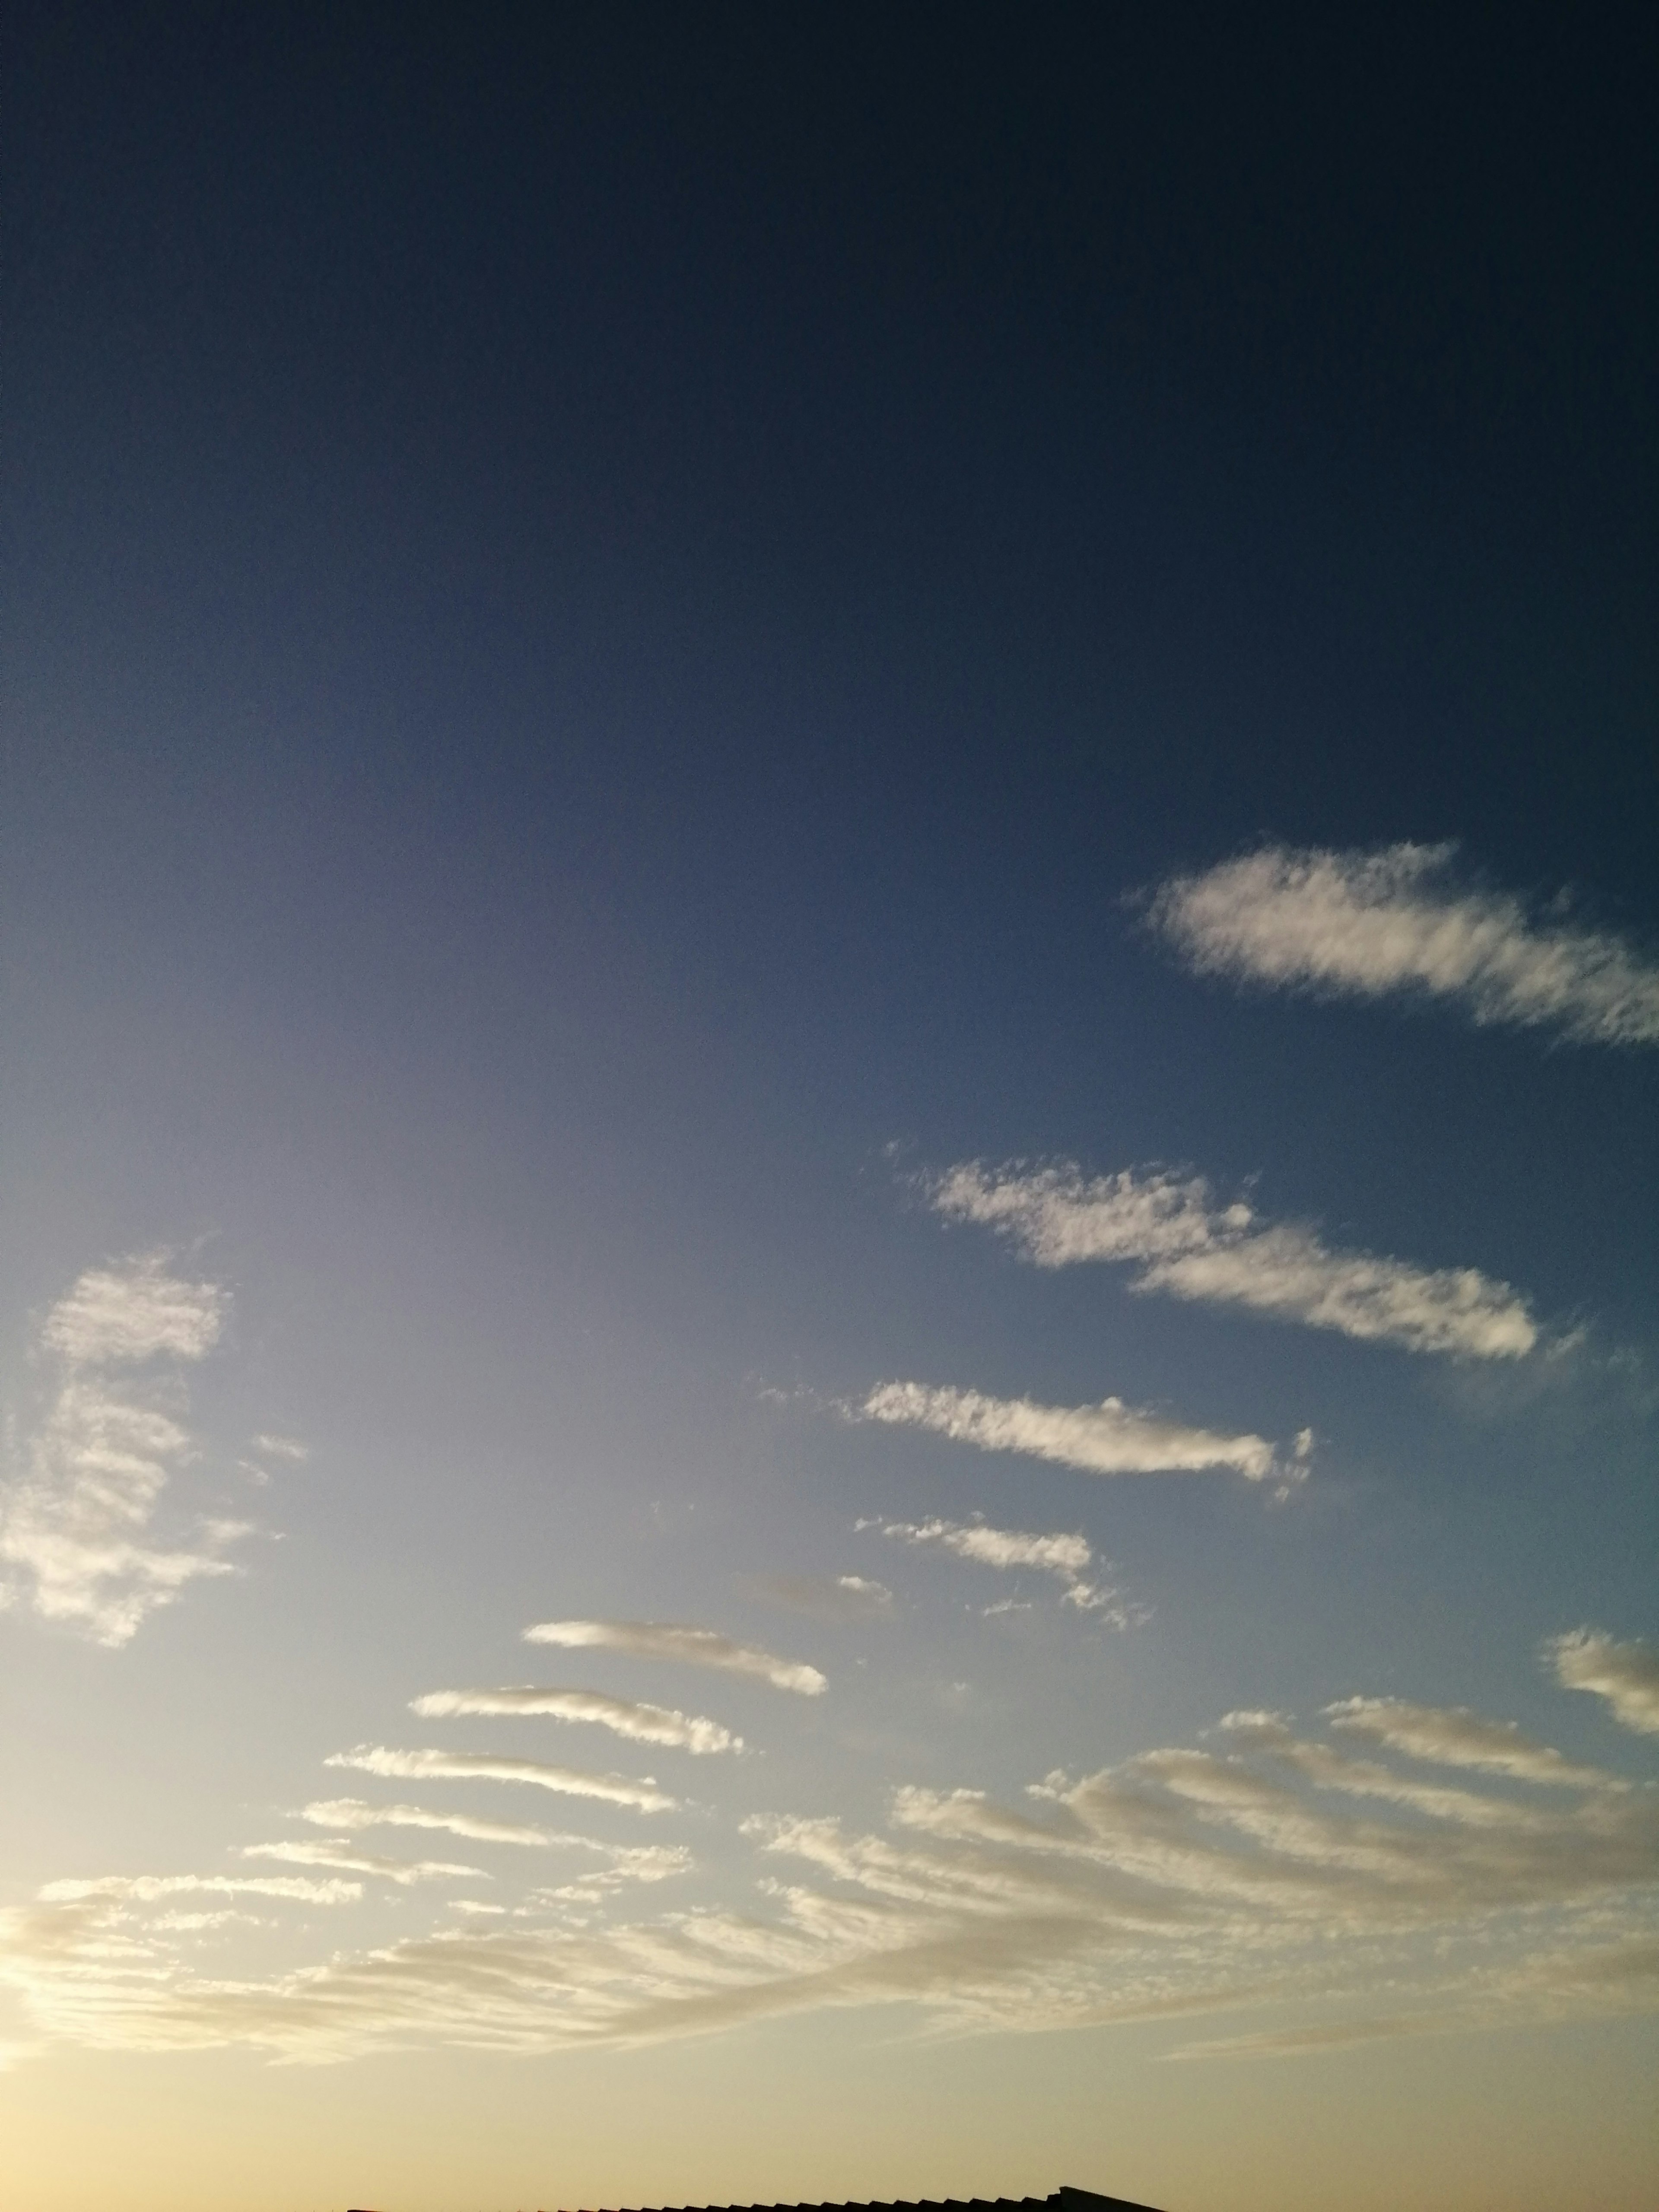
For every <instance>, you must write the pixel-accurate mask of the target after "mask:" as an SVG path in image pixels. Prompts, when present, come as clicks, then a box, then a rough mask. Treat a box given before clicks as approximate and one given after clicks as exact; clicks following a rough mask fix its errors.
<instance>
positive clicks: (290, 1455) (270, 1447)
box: [253, 1435, 311, 1465]
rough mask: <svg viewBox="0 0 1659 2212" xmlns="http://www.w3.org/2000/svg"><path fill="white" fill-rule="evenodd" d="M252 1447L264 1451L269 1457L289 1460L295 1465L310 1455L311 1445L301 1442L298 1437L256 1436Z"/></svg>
mask: <svg viewBox="0 0 1659 2212" xmlns="http://www.w3.org/2000/svg"><path fill="white" fill-rule="evenodd" d="M253 1449H254V1450H255V1451H258V1452H264V1454H265V1455H266V1457H267V1458H269V1459H285V1460H289V1461H292V1462H294V1463H295V1464H296V1465H297V1464H298V1463H299V1462H301V1461H302V1460H307V1459H309V1458H310V1457H311V1446H310V1445H309V1444H307V1443H301V1441H300V1439H299V1437H273V1436H264V1435H262V1436H257V1437H254V1439H253Z"/></svg>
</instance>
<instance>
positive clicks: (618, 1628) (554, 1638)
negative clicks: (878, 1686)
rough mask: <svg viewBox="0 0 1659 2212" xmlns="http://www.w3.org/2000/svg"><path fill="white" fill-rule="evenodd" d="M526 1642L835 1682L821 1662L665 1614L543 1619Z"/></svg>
mask: <svg viewBox="0 0 1659 2212" xmlns="http://www.w3.org/2000/svg"><path fill="white" fill-rule="evenodd" d="M524 1637H525V1642H526V1644H557V1645H558V1646H559V1647H560V1649H561V1650H566V1651H623V1652H626V1653H627V1654H628V1655H629V1656H630V1657H631V1658H635V1659H665V1660H669V1661H671V1662H673V1663H674V1664H675V1665H677V1666H682V1667H713V1668H716V1669H717V1670H718V1671H719V1672H720V1673H721V1674H744V1675H747V1676H748V1677H749V1679H750V1680H752V1681H759V1682H769V1683H770V1684H771V1686H772V1687H773V1688H774V1689H775V1690H793V1691H794V1692H796V1694H797V1695H798V1696H799V1697H803V1698H817V1697H821V1696H822V1695H823V1692H824V1691H825V1690H826V1689H827V1688H828V1687H829V1685H828V1683H827V1682H826V1681H825V1680H824V1678H823V1675H822V1674H820V1673H819V1672H818V1670H817V1668H816V1667H809V1666H806V1665H805V1664H804V1663H803V1662H801V1661H799V1660H795V1659H780V1658H779V1657H778V1656H777V1654H776V1653H775V1652H772V1651H763V1650H761V1648H760V1647H759V1645H758V1644H739V1643H737V1642H736V1641H735V1640H734V1639H733V1638H731V1637H729V1636H722V1635H721V1634H720V1632H719V1631H718V1630H716V1629H713V1628H687V1627H683V1626H679V1625H678V1624H677V1623H674V1622H671V1621H663V1620H543V1621H538V1622H537V1624H536V1626H534V1627H533V1628H526V1631H525V1632H524Z"/></svg>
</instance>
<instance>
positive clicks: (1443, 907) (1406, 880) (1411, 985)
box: [1148, 844, 1659, 1045]
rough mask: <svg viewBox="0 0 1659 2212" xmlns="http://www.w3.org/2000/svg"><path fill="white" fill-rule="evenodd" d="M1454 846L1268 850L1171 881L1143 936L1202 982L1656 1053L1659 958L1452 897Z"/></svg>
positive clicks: (1490, 900) (1507, 906) (1573, 928)
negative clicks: (1380, 1003)
mask: <svg viewBox="0 0 1659 2212" xmlns="http://www.w3.org/2000/svg"><path fill="white" fill-rule="evenodd" d="M1455 849H1456V848H1455V847H1454V846H1451V845H1412V844H1401V845H1385V846H1383V847H1381V848H1378V849H1376V850H1375V851H1370V852H1364V851H1360V852H1331V851H1328V850H1322V849H1320V848H1307V849H1303V850H1297V849H1293V848H1290V847H1288V846H1283V845H1270V846H1267V847H1266V848H1264V849H1263V850H1262V851H1261V852H1258V853H1249V854H1245V855H1244V856H1243V858H1242V859H1240V860H1227V861H1224V862H1223V863H1222V864H1221V865H1220V866H1218V867H1214V868H1210V869H1207V870H1206V871H1205V872H1203V873H1202V874H1199V875H1182V876H1172V877H1171V878H1170V880H1169V881H1168V882H1167V883H1165V884H1162V885H1160V887H1159V888H1158V890H1157V892H1156V893H1155V894H1154V896H1153V897H1152V902H1151V906H1150V908H1149V909H1148V921H1149V922H1150V925H1151V927H1152V928H1153V929H1155V930H1156V931H1157V932H1158V933H1159V934H1160V935H1161V936H1162V937H1164V939H1166V940H1167V941H1168V942H1169V943H1170V945H1173V946H1174V947H1175V949H1176V951H1177V952H1178V953H1179V954H1180V955H1181V957H1182V958H1183V959H1184V960H1185V962H1186V963H1187V964H1188V966H1189V967H1191V968H1193V969H1196V970H1197V971H1198V972H1199V973H1200V975H1226V976H1231V977H1232V978H1234V979H1236V980H1237V981H1241V982H1250V983H1257V984H1262V985H1266V986H1268V987H1277V988H1279V989H1285V990H1297V991H1307V992H1315V993H1321V994H1326V995H1329V996H1336V995H1339V994H1340V995H1343V996H1347V997H1354V998H1365V999H1378V998H1385V997H1390V996H1393V995H1394V994H1400V993H1406V994H1414V995H1418V996H1422V997H1428V998H1437V999H1443V1000H1449V1001H1450V1002H1452V1003H1453V1004H1455V1005H1456V1006H1460V1007H1461V1008H1462V1010H1463V1011H1464V1012H1466V1013H1468V1016H1469V1017H1470V1018H1471V1019H1472V1020H1474V1021H1475V1022H1478V1023H1482V1024H1487V1023H1505V1024H1510V1025H1512V1026H1516V1027H1519V1028H1524V1029H1551V1030H1555V1031H1556V1032H1557V1033H1558V1034H1559V1035H1560V1036H1564V1037H1566V1038H1568V1039H1570V1040H1571V1042H1574V1043H1577V1044H1613V1045H1652V1044H1659V963H1656V962H1655V961H1654V960H1652V959H1650V958H1648V957H1645V956H1644V955H1643V954H1642V953H1641V952H1639V951H1637V950H1636V948H1635V947H1633V946H1632V945H1629V944H1627V943H1626V942H1625V940H1624V939H1620V938H1618V937H1613V936H1610V935H1607V934H1606V933H1602V932H1601V931H1598V930H1590V929H1583V928H1581V927H1577V925H1575V924H1573V923H1571V922H1567V921H1561V920H1559V919H1555V918H1553V917H1551V918H1548V919H1545V920H1536V919H1534V917H1532V916H1531V915H1528V912H1527V909H1526V908H1525V907H1524V906H1523V905H1522V902H1521V901H1520V900H1519V899H1516V898H1514V897H1511V896H1508V895H1507V894H1505V893H1502V892H1493V891H1486V890H1471V889H1467V888H1460V887H1459V886H1458V885H1457V884H1456V883H1455V881H1454V879H1453V876H1452V860H1453V857H1454V854H1455Z"/></svg>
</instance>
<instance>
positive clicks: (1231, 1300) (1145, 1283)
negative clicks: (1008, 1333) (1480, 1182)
mask: <svg viewBox="0 0 1659 2212" xmlns="http://www.w3.org/2000/svg"><path fill="white" fill-rule="evenodd" d="M928 1194H929V1197H930V1200H931V1201H932V1204H933V1208H934V1210H935V1211H936V1212H939V1213H940V1214H942V1215H944V1217H945V1218H946V1219H947V1220H951V1221H969V1222H975V1223H978V1224H980V1225H982V1226H983V1227H985V1228H988V1229H991V1230H994V1231H996V1232H997V1233H998V1234H999V1235H1001V1236H1004V1237H1008V1238H1009V1239H1010V1240H1011V1241H1012V1243H1014V1244H1016V1245H1017V1246H1018V1248H1019V1249H1020V1250H1021V1251H1022V1252H1023V1253H1024V1255H1025V1256H1026V1258H1027V1259H1030V1260H1032V1261H1035V1262H1036V1265H1037V1266H1038V1267H1070V1266H1073V1265H1074V1264H1075V1263H1077V1262H1079V1261H1089V1260H1098V1261H1117V1262H1120V1263H1124V1262H1127V1263H1128V1264H1130V1265H1133V1266H1135V1267H1138V1268H1139V1273H1138V1274H1137V1275H1136V1276H1135V1278H1134V1279H1133V1282H1132V1283H1131V1285H1130V1288H1131V1289H1132V1290H1135V1291H1164V1292H1166V1293H1167V1294H1168V1295H1169V1296H1170V1297H1178V1298H1188V1299H1192V1300H1194V1301H1199V1302H1202V1303H1204V1304H1217V1305H1237V1306H1244V1307H1247V1308H1249V1310H1252V1311H1253V1312H1256V1313H1261V1314H1266V1315H1269V1316H1272V1317H1273V1318H1274V1319H1275V1320H1279V1321H1297V1322H1304V1324H1306V1325H1307V1326H1308V1327H1309V1328H1331V1329H1336V1330H1339V1331H1340V1333H1341V1334H1343V1335H1344V1336H1352V1337H1358V1338H1360V1339H1362V1340H1370V1341H1372V1342H1376V1343H1382V1344H1395V1345H1399V1346H1402V1347H1403V1348H1404V1349H1405V1350H1407V1351H1408V1352H1449V1353H1450V1354H1451V1355H1452V1356H1453V1357H1455V1358H1475V1359H1519V1358H1524V1357H1525V1355H1526V1354H1527V1353H1528V1352H1530V1351H1531V1350H1532V1349H1533V1347H1534V1346H1535V1345H1536V1344H1537V1342H1538V1340H1539V1334H1540V1332H1539V1328H1538V1324H1537V1322H1535V1321H1534V1319H1533V1316H1532V1314H1531V1312H1530V1310H1529V1309H1528V1304H1527V1302H1526V1300H1525V1299H1524V1298H1523V1297H1522V1296H1521V1294H1520V1293H1519V1292H1518V1291H1515V1290H1512V1289H1511V1288H1510V1285H1509V1284H1507V1283H1504V1282H1499V1281H1498V1280H1496V1279H1494V1278H1492V1277H1491V1276H1488V1275H1483V1274H1481V1273H1480V1272H1479V1270H1478V1269H1476V1268H1474V1267H1436V1268H1423V1267H1413V1266H1412V1265H1410V1264H1409V1262H1407V1261H1404V1260H1392V1259H1383V1258H1379V1257H1377V1256H1376V1255H1375V1254H1372V1253H1370V1252H1345V1251H1340V1250H1339V1251H1334V1250H1332V1249H1330V1248H1329V1247H1328V1246H1327V1245H1326V1244H1324V1243H1322V1242H1321V1240H1320V1238H1319V1237H1318V1236H1317V1235H1316V1233H1315V1232H1314V1231H1313V1230H1311V1229H1310V1228H1308V1227H1306V1226H1305V1225H1302V1224H1299V1223H1291V1222H1269V1221H1264V1220H1263V1219H1262V1218H1261V1216H1260V1215H1259V1214H1257V1213H1256V1212H1255V1209H1254V1207H1252V1206H1249V1205H1248V1204H1247V1203H1246V1202H1245V1201H1244V1200H1235V1201H1234V1202H1233V1203H1232V1204H1231V1205H1230V1206H1217V1205H1216V1204H1215V1202H1214V1200H1213V1199H1212V1195H1211V1192H1210V1187H1209V1184H1208V1183H1207V1182H1206V1181H1205V1180H1204V1178H1203V1177H1202V1176H1185V1177H1182V1176H1176V1175H1172V1174H1170V1173H1168V1172H1167V1171H1166V1170H1163V1169H1159V1168H1125V1169H1123V1170H1121V1171H1120V1172H1119V1173H1117V1174H1115V1175H1104V1176H1092V1177H1085V1176H1084V1174H1083V1171H1082V1170H1081V1169H1080V1168H1079V1167H1078V1166H1077V1165H1076V1164H1074V1163H1073V1162H1071V1161H1064V1160H1062V1161H1059V1162H1057V1163H1055V1164H1052V1165H1050V1166H1047V1167H1039V1168H1027V1167H1024V1166H1023V1165H1020V1164H1013V1165H1011V1166H1008V1167H1005V1168H1001V1169H987V1167H986V1166H985V1165H984V1164H982V1163H981V1162H980V1161H977V1160H968V1161H963V1162H962V1163H961V1164H959V1165H957V1166H956V1167H953V1168H951V1169H949V1170H946V1172H945V1174H944V1175H942V1176H938V1177H937V1178H935V1179H934V1180H933V1182H932V1183H931V1185H930V1186H929V1190H928Z"/></svg>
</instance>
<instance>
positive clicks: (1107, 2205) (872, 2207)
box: [639, 2188, 1155, 2212]
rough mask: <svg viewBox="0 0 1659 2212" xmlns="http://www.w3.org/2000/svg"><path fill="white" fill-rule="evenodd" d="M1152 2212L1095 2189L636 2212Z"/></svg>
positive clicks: (663, 2208)
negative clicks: (1041, 2211) (1041, 2209)
mask: <svg viewBox="0 0 1659 2212" xmlns="http://www.w3.org/2000/svg"><path fill="white" fill-rule="evenodd" d="M1038 2206H1043V2207H1046V2208H1048V2212H1155V2208H1154V2207H1153V2206H1152V2205H1150V2204H1135V2203H1131V2202H1130V2200H1129V2199H1128V2198H1127V2197H1103V2196H1102V2195H1101V2194H1100V2192H1099V2191H1098V2190H1095V2189H1070V2188H1061V2189H1056V2190H1054V2191H1053V2193H1052V2194H1051V2195H1049V2196H1048V2197H869V2198H856V2199H853V2200H850V2201H848V2203H839V2204H699V2205H663V2206H655V2207H641V2208H639V2212H1036V2208H1037V2207H1038Z"/></svg>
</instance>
